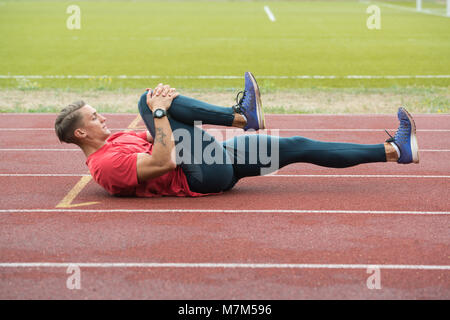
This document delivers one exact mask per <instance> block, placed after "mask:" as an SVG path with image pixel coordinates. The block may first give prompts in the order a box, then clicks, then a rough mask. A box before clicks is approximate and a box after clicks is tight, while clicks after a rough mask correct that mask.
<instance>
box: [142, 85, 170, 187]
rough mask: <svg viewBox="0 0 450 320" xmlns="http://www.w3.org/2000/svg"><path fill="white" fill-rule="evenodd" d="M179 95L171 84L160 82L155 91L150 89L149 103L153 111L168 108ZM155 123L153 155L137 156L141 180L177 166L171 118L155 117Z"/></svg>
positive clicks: (159, 174)
mask: <svg viewBox="0 0 450 320" xmlns="http://www.w3.org/2000/svg"><path fill="white" fill-rule="evenodd" d="M169 92H171V94H169ZM177 96H178V93H176V92H174V91H173V90H172V91H170V87H169V86H162V84H160V85H159V86H158V87H157V88H155V90H154V92H153V93H152V92H151V90H149V93H148V94H147V105H148V107H149V108H150V109H151V110H152V111H154V110H156V109H158V108H160V109H164V110H168V109H169V108H170V105H171V103H172V100H173V99H174V98H175V97H177ZM154 123H155V138H154V139H153V140H154V141H153V152H152V155H149V154H147V153H139V154H138V156H137V177H138V181H139V182H143V181H146V180H148V179H152V178H157V177H159V176H162V175H164V174H166V173H167V172H169V171H171V170H174V169H175V168H176V163H175V158H174V157H172V152H173V151H174V148H175V144H174V139H173V134H172V129H171V127H170V123H169V120H168V119H167V117H163V118H160V119H158V118H154ZM149 136H150V135H149V133H147V138H148V137H149ZM150 137H151V136H150Z"/></svg>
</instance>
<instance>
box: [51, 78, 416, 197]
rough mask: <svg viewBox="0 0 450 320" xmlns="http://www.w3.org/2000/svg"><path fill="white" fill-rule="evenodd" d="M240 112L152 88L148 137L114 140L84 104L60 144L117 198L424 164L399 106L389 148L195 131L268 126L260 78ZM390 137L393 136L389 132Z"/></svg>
mask: <svg viewBox="0 0 450 320" xmlns="http://www.w3.org/2000/svg"><path fill="white" fill-rule="evenodd" d="M238 98H239V94H238V97H237V99H236V100H237V104H236V105H235V106H233V107H218V106H214V105H211V104H207V103H205V102H201V101H198V100H195V99H192V98H188V97H185V96H182V95H179V93H178V92H177V91H176V90H175V89H173V88H170V86H168V85H165V86H163V85H162V84H159V85H158V86H157V87H156V88H155V89H154V90H151V89H147V92H146V93H144V94H143V95H142V96H141V98H140V100H139V103H138V107H139V112H140V114H141V116H142V119H143V120H144V122H145V125H146V126H147V129H148V131H146V132H141V133H135V132H118V133H114V134H111V132H110V130H109V129H108V128H107V127H106V119H105V117H103V116H102V115H100V114H98V113H97V112H96V110H95V109H94V108H93V107H92V106H90V105H88V104H85V103H84V102H83V101H79V102H76V103H73V104H71V105H69V106H67V107H66V108H64V109H63V110H62V111H61V113H60V114H59V115H58V117H57V119H56V122H55V130H56V134H57V136H58V138H59V140H60V141H61V142H67V143H74V144H77V145H78V146H79V147H80V148H81V149H82V150H83V152H84V154H85V155H86V158H87V160H86V164H87V166H88V167H89V170H90V172H91V174H92V177H93V178H94V180H95V181H96V182H97V183H98V184H100V185H101V186H102V187H103V188H105V189H106V190H107V191H108V192H109V193H110V194H113V195H127V196H130V195H136V196H140V197H153V196H162V195H163V196H201V195H205V194H212V193H220V192H222V191H226V190H230V189H231V188H232V187H233V186H234V185H235V184H236V183H237V182H238V181H239V180H240V179H242V178H245V177H250V176H259V175H265V174H269V173H271V172H274V171H276V170H278V169H279V168H282V167H284V166H286V165H288V164H291V163H296V162H307V163H312V164H316V165H319V166H324V167H332V168H345V167H350V166H355V165H358V164H361V163H371V162H387V161H396V162H398V163H403V164H406V163H418V162H419V154H418V145H417V138H416V135H415V133H416V128H415V123H414V120H413V119H412V117H411V115H410V114H409V113H408V112H407V111H406V110H405V109H404V108H399V110H398V119H399V121H400V127H399V129H398V130H397V132H396V134H395V136H394V137H392V136H391V138H390V139H388V140H386V142H385V143H380V144H374V145H366V144H353V143H338V142H321V141H315V140H311V139H307V138H304V137H299V136H294V137H289V138H282V137H277V136H268V135H261V134H246V135H239V136H236V137H234V138H232V139H228V140H226V141H224V142H218V141H216V140H215V139H214V137H212V136H211V135H209V134H208V133H207V132H205V131H203V130H202V129H201V128H199V127H198V126H195V124H196V123H195V122H196V121H201V123H202V124H213V125H222V126H226V127H237V128H243V129H244V130H245V131H247V130H259V129H264V128H265V122H264V115H263V113H262V108H261V99H260V93H259V89H258V85H257V83H256V80H255V78H254V77H253V75H252V74H251V73H249V72H247V73H246V74H245V90H244V91H243V95H242V97H241V98H240V99H238ZM386 132H387V131H386Z"/></svg>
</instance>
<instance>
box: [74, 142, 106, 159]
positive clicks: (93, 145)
mask: <svg viewBox="0 0 450 320" xmlns="http://www.w3.org/2000/svg"><path fill="white" fill-rule="evenodd" d="M105 143H106V140H92V141H88V142H86V143H84V144H83V145H80V148H81V150H83V152H84V155H85V156H86V158H87V157H89V156H90V155H91V154H93V153H94V152H95V151H97V150H98V149H100V148H101V147H103V146H104V145H105Z"/></svg>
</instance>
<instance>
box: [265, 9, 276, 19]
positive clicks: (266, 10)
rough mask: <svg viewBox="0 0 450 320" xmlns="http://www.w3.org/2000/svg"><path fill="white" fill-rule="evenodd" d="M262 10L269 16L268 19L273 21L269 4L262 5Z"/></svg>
mask: <svg viewBox="0 0 450 320" xmlns="http://www.w3.org/2000/svg"><path fill="white" fill-rule="evenodd" d="M264 11H265V12H266V14H267V17H269V20H270V21H272V22H275V21H276V19H275V16H274V15H273V13H272V11H271V10H270V8H269V6H264Z"/></svg>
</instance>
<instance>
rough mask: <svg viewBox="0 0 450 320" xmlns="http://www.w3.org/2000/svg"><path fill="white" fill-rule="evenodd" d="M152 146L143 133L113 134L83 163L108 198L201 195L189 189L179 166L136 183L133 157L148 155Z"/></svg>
mask: <svg viewBox="0 0 450 320" xmlns="http://www.w3.org/2000/svg"><path fill="white" fill-rule="evenodd" d="M152 149H153V144H151V143H150V142H148V141H147V132H145V131H144V132H140V133H136V132H132V131H128V132H117V133H115V134H112V135H111V136H110V137H109V138H108V139H107V140H106V143H105V144H104V145H103V146H102V147H101V148H100V149H98V150H97V151H95V152H94V153H93V154H91V155H90V156H89V157H88V158H87V160H86V164H87V166H88V167H89V171H90V172H91V175H92V177H93V178H94V180H95V181H96V182H97V183H98V184H99V185H101V186H102V187H103V188H105V189H106V190H107V191H108V192H109V193H110V194H112V195H125V196H131V195H136V196H138V197H158V196H179V197H183V196H192V197H197V196H203V195H206V194H203V193H196V192H192V191H191V190H189V186H188V183H187V180H186V175H185V174H184V172H183V170H182V169H181V167H176V168H175V169H174V170H172V171H170V172H167V173H166V174H164V175H162V176H160V177H158V178H155V179H149V180H147V181H144V182H142V183H138V179H137V171H136V166H137V154H138V153H148V154H152Z"/></svg>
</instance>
